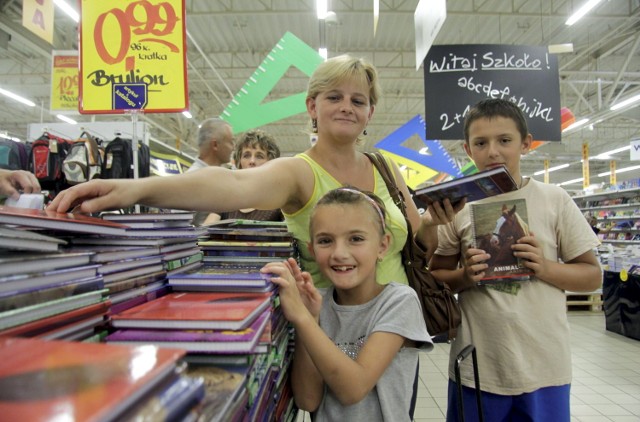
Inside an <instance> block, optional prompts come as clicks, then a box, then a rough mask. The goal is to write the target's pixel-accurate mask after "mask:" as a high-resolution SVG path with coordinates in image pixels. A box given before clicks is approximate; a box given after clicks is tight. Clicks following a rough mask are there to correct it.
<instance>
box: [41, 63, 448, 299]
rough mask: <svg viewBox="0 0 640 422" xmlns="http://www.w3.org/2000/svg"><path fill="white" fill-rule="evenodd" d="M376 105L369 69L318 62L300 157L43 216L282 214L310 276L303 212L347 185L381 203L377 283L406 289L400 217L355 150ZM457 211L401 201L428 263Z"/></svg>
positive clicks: (110, 186) (213, 170) (87, 190)
mask: <svg viewBox="0 0 640 422" xmlns="http://www.w3.org/2000/svg"><path fill="white" fill-rule="evenodd" d="M379 98H380V87H379V83H378V75H377V71H376V69H375V68H374V67H373V65H371V64H370V63H368V62H366V61H365V60H363V59H360V58H354V57H351V56H348V55H343V56H338V57H333V58H331V59H329V60H327V61H325V62H323V63H321V64H320V65H319V66H318V67H317V69H316V70H315V72H314V73H313V75H312V76H311V79H310V80H309V86H308V90H307V97H306V106H307V113H308V114H309V117H310V120H311V127H312V132H313V134H314V138H315V142H313V145H312V146H311V147H310V148H308V149H307V150H306V151H304V152H303V153H301V154H299V155H297V156H295V157H282V158H277V159H275V160H271V161H269V162H267V163H265V164H264V165H262V166H259V167H255V168H250V169H244V170H242V171H231V170H228V169H224V168H221V167H207V168H204V169H201V170H198V171H195V172H190V173H185V174H181V175H178V176H172V177H149V178H142V179H134V180H116V179H112V180H92V181H90V182H87V183H82V184H80V185H76V186H74V187H72V188H70V189H67V190H65V191H62V192H60V193H59V194H58V195H57V197H56V198H55V199H54V200H53V202H52V203H51V204H50V206H49V209H51V210H56V211H59V212H65V211H67V210H69V209H70V208H73V207H79V210H80V211H82V212H86V213H94V212H97V211H100V210H104V209H117V208H124V207H129V206H131V205H133V204H136V203H139V204H145V205H149V206H153V207H160V208H174V209H186V210H194V211H209V212H216V213H222V212H225V211H232V210H237V209H245V208H255V209H261V210H269V209H275V208H280V209H281V210H282V211H283V213H284V214H285V217H286V220H287V223H288V227H289V229H290V230H291V231H292V232H293V234H294V236H295V237H296V238H297V239H298V240H299V246H300V249H301V250H302V251H303V265H305V267H306V268H305V269H306V270H308V271H311V272H313V273H316V271H315V269H314V267H315V265H314V262H313V260H312V259H310V257H309V256H308V255H307V254H306V253H304V252H306V247H307V245H306V242H307V241H308V239H309V233H308V230H309V228H308V213H309V212H310V210H311V208H312V207H313V205H314V204H315V203H316V201H317V200H318V198H319V197H320V196H322V194H323V193H325V192H327V191H328V190H330V189H333V188H335V187H339V186H342V185H350V186H354V187H356V188H358V189H361V190H364V191H370V192H374V193H375V194H376V195H378V196H379V197H381V198H383V200H384V201H385V204H386V205H387V209H388V210H389V213H390V221H389V224H388V226H389V227H390V233H391V235H392V238H393V240H392V242H393V244H392V249H391V250H390V252H389V254H387V257H386V258H385V260H384V261H383V262H382V263H381V265H380V269H379V274H380V275H381V277H380V280H381V281H380V282H381V283H388V282H389V281H394V280H395V281H399V282H404V283H406V282H407V280H406V276H405V273H404V270H403V268H402V263H401V260H400V251H401V249H402V246H403V242H404V241H405V234H406V230H407V229H406V226H405V223H404V221H403V220H402V218H401V214H399V213H400V211H399V210H398V209H397V207H396V206H395V205H393V204H392V203H391V202H390V198H389V193H388V192H387V190H386V187H385V185H384V183H383V181H382V179H381V177H380V175H379V174H378V172H377V170H375V168H374V166H373V164H372V163H371V161H369V159H368V158H367V157H366V156H365V155H364V154H363V153H361V152H359V151H358V150H357V145H358V143H359V140H360V137H361V136H362V135H363V134H364V135H366V128H367V125H368V124H369V121H370V120H371V117H372V116H373V112H374V110H375V107H376V104H377V103H378V100H379ZM389 164H390V165H391V168H392V169H393V171H394V173H395V178H396V183H397V184H398V187H399V188H400V191H401V192H402V193H403V195H404V197H405V198H410V197H411V196H410V194H409V190H408V189H407V186H406V184H405V182H404V180H403V178H402V176H401V175H400V172H399V170H398V168H397V166H396V165H395V164H394V163H392V162H389ZM458 207H460V206H458ZM457 211H458V209H457V208H456V209H454V208H453V207H452V206H451V204H450V203H449V201H448V200H445V201H444V203H435V204H433V205H431V206H429V208H428V210H427V212H425V213H424V214H423V215H422V216H420V215H419V214H418V210H417V209H416V207H415V205H414V204H413V202H412V201H407V214H408V217H409V220H410V222H411V225H412V227H413V228H414V230H416V232H415V233H414V234H415V236H416V239H417V240H418V241H419V242H420V243H422V245H423V246H425V247H426V250H427V251H428V252H427V254H428V255H429V256H428V258H429V257H430V255H431V254H433V252H434V251H435V249H436V247H437V243H438V239H437V229H436V226H437V225H440V224H444V223H448V222H450V221H452V219H453V217H454V215H455V213H456V212H457ZM314 275H315V274H314ZM319 280H320V282H319V283H320V287H326V286H327V281H326V280H324V281H323V280H322V279H319Z"/></svg>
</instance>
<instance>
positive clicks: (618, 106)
mask: <svg viewBox="0 0 640 422" xmlns="http://www.w3.org/2000/svg"><path fill="white" fill-rule="evenodd" d="M638 101H640V94H637V95H634V96H633V97H630V98H627V99H626V100H624V101H621V102H619V103H618V104H614V105H612V106H611V108H610V109H609V110H611V111H616V110H620V109H621V108H624V107H626V106H629V105H631V104H634V103H637V102H638Z"/></svg>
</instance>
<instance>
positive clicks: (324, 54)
mask: <svg viewBox="0 0 640 422" xmlns="http://www.w3.org/2000/svg"><path fill="white" fill-rule="evenodd" d="M318 54H320V56H321V57H322V58H323V59H325V60H327V55H328V54H329V53H328V52H327V49H326V48H323V47H320V48H319V49H318Z"/></svg>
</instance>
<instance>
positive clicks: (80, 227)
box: [0, 206, 128, 236]
mask: <svg viewBox="0 0 640 422" xmlns="http://www.w3.org/2000/svg"><path fill="white" fill-rule="evenodd" d="M0 223H5V224H16V225H21V226H26V227H36V228H43V229H52V230H60V231H70V232H78V233H93V234H103V235H107V234H108V235H120V236H124V235H125V234H126V233H127V232H126V229H127V227H128V226H126V225H124V224H118V223H113V222H111V221H106V220H103V219H101V218H96V217H90V216H87V215H82V214H72V213H59V212H54V211H47V210H35V209H32V208H14V207H7V206H0Z"/></svg>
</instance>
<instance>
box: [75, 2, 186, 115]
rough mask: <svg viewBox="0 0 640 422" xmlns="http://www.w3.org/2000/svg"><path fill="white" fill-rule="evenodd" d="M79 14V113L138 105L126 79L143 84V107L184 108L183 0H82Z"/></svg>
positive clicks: (153, 109) (111, 111) (151, 110)
mask: <svg viewBox="0 0 640 422" xmlns="http://www.w3.org/2000/svg"><path fill="white" fill-rule="evenodd" d="M81 14H82V19H81V21H80V22H81V27H80V89H79V96H80V113H83V114H115V113H123V112H124V111H125V110H129V109H140V106H139V105H138V106H132V107H131V108H129V107H128V106H127V104H137V103H136V101H135V99H133V98H132V99H131V101H127V99H126V98H122V96H123V95H125V96H126V95H127V94H126V93H127V92H129V91H131V90H126V89H125V90H122V89H121V88H122V86H123V85H124V86H125V87H126V86H128V85H129V84H130V85H132V86H139V84H144V85H146V88H147V89H146V95H147V98H146V102H145V103H144V110H145V112H148V113H174V112H180V111H184V110H187V109H188V100H187V92H188V91H187V72H186V44H185V9H184V0H133V1H132V0H109V1H104V0H82V1H81ZM117 87H120V88H117ZM116 91H117V92H116ZM114 94H115V95H114ZM114 98H117V99H118V101H114ZM124 107H127V108H124Z"/></svg>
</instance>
